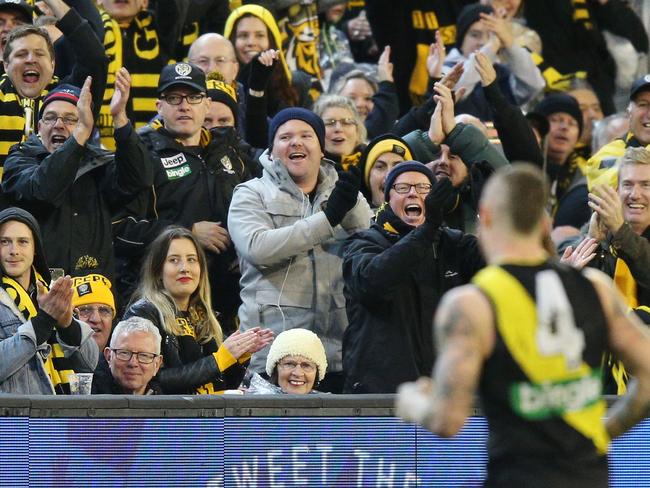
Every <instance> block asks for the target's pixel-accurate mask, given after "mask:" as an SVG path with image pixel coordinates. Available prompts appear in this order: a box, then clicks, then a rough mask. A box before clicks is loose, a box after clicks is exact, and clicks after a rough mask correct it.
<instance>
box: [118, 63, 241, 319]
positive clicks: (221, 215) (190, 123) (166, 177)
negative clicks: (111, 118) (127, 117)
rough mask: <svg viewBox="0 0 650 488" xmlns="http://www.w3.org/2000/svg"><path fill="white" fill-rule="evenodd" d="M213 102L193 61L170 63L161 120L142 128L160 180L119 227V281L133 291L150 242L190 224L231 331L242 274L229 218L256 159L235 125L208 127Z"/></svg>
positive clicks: (162, 83) (162, 82)
mask: <svg viewBox="0 0 650 488" xmlns="http://www.w3.org/2000/svg"><path fill="white" fill-rule="evenodd" d="M210 103H211V101H210V99H209V98H208V97H207V86H206V79H205V74H204V73H203V71H202V70H201V69H200V68H198V67H197V66H194V65H193V64H190V63H176V64H173V65H168V66H165V67H164V68H163V70H162V72H161V74H160V78H159V84H158V101H157V107H158V114H159V116H160V118H159V120H156V121H154V122H152V123H151V124H149V125H148V126H147V127H145V128H143V129H142V130H141V131H140V133H139V134H140V137H141V138H142V140H143V141H144V143H145V145H146V146H147V148H148V150H149V153H150V154H151V157H152V160H153V171H154V182H153V186H152V187H151V188H150V189H149V190H147V191H146V192H143V194H142V195H141V196H140V197H139V198H138V201H137V202H136V203H137V205H132V206H131V207H130V208H129V215H130V216H129V218H127V219H125V220H123V221H122V222H120V223H119V224H118V226H117V228H116V236H117V237H116V239H117V240H116V242H117V244H116V246H119V249H118V251H119V256H120V258H122V260H123V264H124V266H123V268H122V267H121V268H120V283H119V285H118V286H119V288H120V292H121V293H123V294H125V295H129V294H130V292H132V290H133V287H134V286H135V283H136V282H137V280H138V274H139V273H138V268H139V266H138V263H139V261H140V259H141V258H142V255H143V254H144V250H145V248H146V246H148V245H149V243H150V242H151V241H153V240H154V239H155V238H156V237H157V236H158V235H159V234H160V232H161V231H162V230H163V229H164V228H165V227H167V226H169V225H171V224H175V225H182V226H184V227H187V228H188V229H191V230H192V232H193V233H194V234H195V235H196V237H197V238H198V239H199V241H200V242H201V244H202V245H203V248H204V249H205V250H206V251H207V254H208V268H209V273H210V281H211V284H212V290H213V295H212V299H213V302H212V303H213V305H214V306H215V307H216V309H217V310H218V311H219V312H221V314H222V315H221V317H220V319H223V320H222V326H223V328H224V330H226V331H232V330H233V328H235V325H234V323H233V320H234V317H235V315H236V310H237V307H238V305H239V285H238V281H239V275H238V273H237V270H236V255H235V252H234V249H233V247H232V245H231V242H230V235H229V232H228V229H227V226H226V222H227V218H228V207H229V206H230V199H231V196H232V192H233V189H234V188H235V186H236V185H238V184H239V183H240V182H242V181H244V180H245V179H247V178H248V177H249V176H248V171H247V167H248V163H246V162H245V158H246V157H248V156H247V155H246V154H245V153H243V152H242V151H240V150H239V149H238V146H236V145H235V144H234V141H235V136H236V134H235V131H234V129H233V128H232V127H228V128H223V129H221V128H214V129H212V130H207V129H206V128H204V127H203V124H204V123H205V117H206V114H207V113H208V111H209V108H210ZM228 141H230V142H228Z"/></svg>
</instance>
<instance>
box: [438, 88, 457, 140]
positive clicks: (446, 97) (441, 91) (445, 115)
mask: <svg viewBox="0 0 650 488" xmlns="http://www.w3.org/2000/svg"><path fill="white" fill-rule="evenodd" d="M433 91H434V92H435V95H434V96H433V99H434V100H435V101H436V102H437V103H438V104H441V105H442V114H441V120H442V130H443V132H444V133H445V136H448V135H449V133H450V132H451V131H452V130H454V127H456V119H455V118H454V98H453V96H452V93H451V89H450V88H447V87H446V86H445V85H444V84H442V83H436V84H434V85H433Z"/></svg>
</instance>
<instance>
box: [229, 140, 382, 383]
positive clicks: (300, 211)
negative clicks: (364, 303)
mask: <svg viewBox="0 0 650 488" xmlns="http://www.w3.org/2000/svg"><path fill="white" fill-rule="evenodd" d="M260 162H261V164H262V166H263V168H264V173H263V175H262V177H261V178H257V179H254V180H250V181H247V182H246V183H242V184H241V185H239V186H237V187H236V188H235V192H234V194H233V198H232V202H231V204H230V210H229V213H228V229H229V230H230V236H231V238H232V241H233V243H234V245H235V249H236V250H237V254H238V256H239V266H240V271H241V274H242V278H241V281H240V287H241V299H242V302H243V303H242V305H241V307H240V308H239V319H240V321H241V329H242V330H248V329H250V328H252V327H257V326H261V327H268V328H270V329H272V330H273V331H274V332H275V334H276V335H277V334H279V333H280V332H282V331H284V330H287V329H292V328H296V327H302V328H305V329H309V330H311V331H313V332H314V333H316V334H317V335H318V336H319V337H320V339H321V341H322V342H323V345H324V346H325V351H326V354H327V363H328V365H329V368H328V370H329V371H330V372H337V371H342V368H343V362H342V351H341V349H342V341H343V332H344V331H345V328H346V327H347V324H348V320H347V316H346V313H345V298H344V297H343V275H342V267H341V266H342V249H341V248H342V244H343V241H344V240H345V239H346V238H347V237H348V236H349V235H351V234H353V233H354V232H356V231H358V230H361V229H367V228H368V227H369V225H370V219H371V217H372V213H371V211H370V207H369V206H368V203H367V202H366V200H365V198H364V197H363V196H362V195H361V193H359V196H358V199H357V203H356V205H355V206H354V208H353V209H352V210H350V211H349V212H348V214H347V215H346V217H345V219H344V220H343V222H342V223H341V225H338V226H336V227H334V228H332V226H331V225H330V224H329V221H328V220H327V217H326V216H325V213H324V212H323V211H322V210H323V208H324V207H325V205H326V204H327V199H328V198H329V196H330V194H331V192H332V190H333V189H334V185H335V183H336V181H337V179H338V175H337V173H336V170H335V168H334V164H333V163H332V162H331V161H329V160H326V159H324V160H322V162H321V165H320V173H319V176H318V184H317V187H316V190H315V194H314V195H313V196H312V198H310V196H308V195H305V194H303V192H302V191H301V190H300V189H299V188H298V186H297V185H296V184H295V183H294V181H293V180H292V179H291V176H290V175H289V173H288V171H287V169H286V167H285V166H284V164H283V163H282V162H281V161H280V160H279V159H275V160H272V159H271V157H270V155H269V153H268V151H266V152H264V154H262V156H260ZM266 354H267V350H266V349H264V350H262V351H260V352H259V353H257V354H255V355H254V356H253V359H252V362H251V367H252V369H253V370H254V371H258V372H260V371H264V368H265V364H266Z"/></svg>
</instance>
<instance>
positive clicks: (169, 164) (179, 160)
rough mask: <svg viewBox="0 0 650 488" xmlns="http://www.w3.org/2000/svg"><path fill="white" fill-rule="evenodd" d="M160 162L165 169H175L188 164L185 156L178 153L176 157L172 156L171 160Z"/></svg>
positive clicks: (162, 159) (161, 160) (164, 159)
mask: <svg viewBox="0 0 650 488" xmlns="http://www.w3.org/2000/svg"><path fill="white" fill-rule="evenodd" d="M160 162H161V163H162V165H163V168H165V169H167V168H175V167H176V166H180V165H181V164H185V163H187V158H186V157H185V154H183V153H178V154H177V155H176V156H172V157H171V158H160Z"/></svg>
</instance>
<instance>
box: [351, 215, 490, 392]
mask: <svg viewBox="0 0 650 488" xmlns="http://www.w3.org/2000/svg"><path fill="white" fill-rule="evenodd" d="M398 232H399V233H398ZM483 266H484V261H483V258H482V257H481V255H480V252H479V249H478V244H477V240H476V237H474V236H471V235H464V234H462V233H461V232H460V231H456V230H452V229H449V228H446V227H443V228H441V229H439V230H438V231H437V232H436V236H435V238H434V240H433V241H431V239H429V238H427V237H426V236H425V234H424V232H422V230H421V229H413V228H412V227H410V226H407V225H406V224H405V223H403V222H402V221H401V220H400V219H399V218H398V217H397V216H395V214H394V213H393V212H392V210H391V209H390V207H389V206H388V205H385V206H384V207H382V208H381V209H380V210H379V212H378V214H377V222H375V223H374V224H373V225H372V227H371V228H370V229H368V230H365V231H362V232H358V233H357V234H355V235H353V236H351V237H350V238H349V239H348V240H347V241H346V245H345V251H344V258H343V279H344V280H345V289H344V293H345V298H346V307H347V314H348V320H349V325H348V328H347V329H346V331H345V335H344V337H343V370H344V372H345V375H346V379H345V385H344V388H343V391H344V392H345V393H395V391H396V390H397V387H398V385H400V384H401V383H403V382H405V381H414V380H416V379H417V378H418V377H420V376H422V375H427V376H428V375H430V374H431V369H432V367H433V363H434V359H435V358H434V352H433V336H432V320H433V314H434V313H435V310H436V308H437V306H438V302H439V300H440V298H441V297H442V295H443V294H444V293H445V292H446V291H447V290H449V289H451V288H453V287H456V286H459V285H463V284H466V283H468V282H469V280H470V279H471V277H472V276H473V275H474V273H475V272H476V271H478V270H479V269H480V268H482V267H483Z"/></svg>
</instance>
